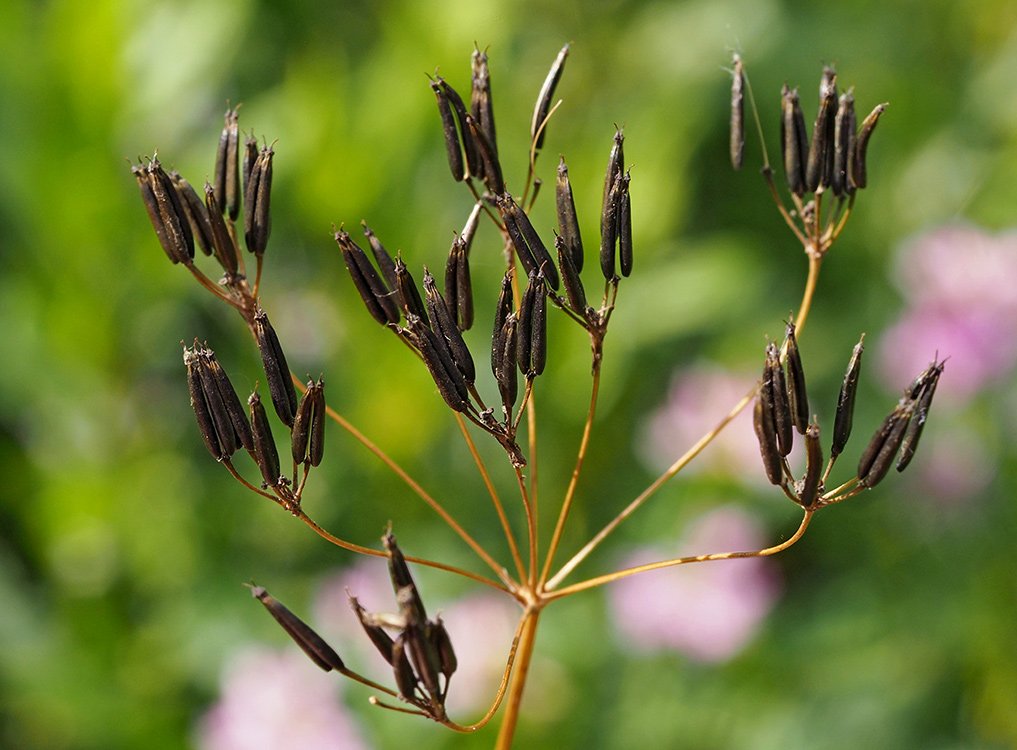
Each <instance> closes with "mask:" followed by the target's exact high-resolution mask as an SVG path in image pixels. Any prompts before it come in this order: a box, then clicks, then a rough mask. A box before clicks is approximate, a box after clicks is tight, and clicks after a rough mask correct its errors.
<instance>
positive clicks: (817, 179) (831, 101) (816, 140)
mask: <svg viewBox="0 0 1017 750" xmlns="http://www.w3.org/2000/svg"><path fill="white" fill-rule="evenodd" d="M836 116H837V73H836V72H835V71H834V70H833V68H830V67H825V68H823V80H822V82H821V83H820V85H819V112H818V113H817V114H816V122H815V124H814V126H813V128H812V144H811V145H810V146H809V156H808V160H807V161H806V164H805V189H806V190H808V191H810V192H813V191H816V190H819V189H820V188H823V187H826V186H828V185H829V184H830V172H831V171H832V169H831V167H832V164H833V137H834V120H835V119H836Z"/></svg>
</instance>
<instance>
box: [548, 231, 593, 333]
mask: <svg viewBox="0 0 1017 750" xmlns="http://www.w3.org/2000/svg"><path fill="white" fill-rule="evenodd" d="M554 247H555V250H557V251H558V266H559V267H560V268H561V278H562V283H563V284H564V285H565V296H566V297H567V298H568V302H569V306H570V307H571V308H572V309H573V310H574V311H575V312H577V313H579V314H580V315H583V316H585V315H586V290H585V289H584V288H583V281H582V279H581V278H580V277H579V271H577V270H576V267H575V265H573V263H572V253H571V252H569V250H568V248H567V247H566V245H565V240H564V238H563V237H561V235H559V236H558V237H555V238H554Z"/></svg>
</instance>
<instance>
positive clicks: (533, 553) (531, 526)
mask: <svg viewBox="0 0 1017 750" xmlns="http://www.w3.org/2000/svg"><path fill="white" fill-rule="evenodd" d="M516 481H518V482H519V495H520V496H521V497H522V500H523V511H524V512H525V513H526V536H527V537H528V538H529V544H530V567H529V571H530V574H529V576H528V580H529V581H530V587H531V588H532V587H533V580H534V579H536V577H537V519H536V518H535V517H534V515H533V506H532V505H531V504H530V493H529V492H528V491H527V489H526V479H525V478H524V477H523V470H522V469H521V468H518V467H517V468H516Z"/></svg>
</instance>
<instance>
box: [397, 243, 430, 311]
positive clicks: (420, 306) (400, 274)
mask: <svg viewBox="0 0 1017 750" xmlns="http://www.w3.org/2000/svg"><path fill="white" fill-rule="evenodd" d="M395 274H396V290H397V291H398V292H399V301H400V304H401V305H402V308H403V312H404V313H405V315H406V317H407V318H409V316H410V315H411V314H412V315H416V316H417V317H418V318H420V319H422V320H423V321H424V323H425V325H428V326H430V325H431V321H430V318H428V317H427V309H426V308H425V307H424V301H423V300H422V299H421V298H420V290H419V289H417V282H415V281H414V280H413V276H412V275H410V270H409V269H408V268H407V267H406V264H405V263H403V259H402V258H401V257H396V260H395Z"/></svg>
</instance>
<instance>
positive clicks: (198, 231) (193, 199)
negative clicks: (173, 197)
mask: <svg viewBox="0 0 1017 750" xmlns="http://www.w3.org/2000/svg"><path fill="white" fill-rule="evenodd" d="M169 176H170V180H172V182H173V186H174V187H175V188H176V189H177V195H178V196H179V197H180V206H181V208H183V210H184V214H185V215H186V216H187V223H188V224H189V225H190V227H191V235H192V236H193V237H194V238H195V239H197V240H198V247H200V248H201V252H203V253H204V254H205V255H211V254H212V248H213V247H214V246H215V242H214V240H213V239H212V225H211V224H210V223H209V221H208V211H206V210H205V204H204V203H202V202H201V198H199V197H198V193H197V192H196V191H195V189H194V187H193V186H192V185H191V183H189V182H188V181H187V180H185V179H184V178H183V177H181V176H180V173H179V172H177V171H176V170H174V171H172V172H170V175H169Z"/></svg>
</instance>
